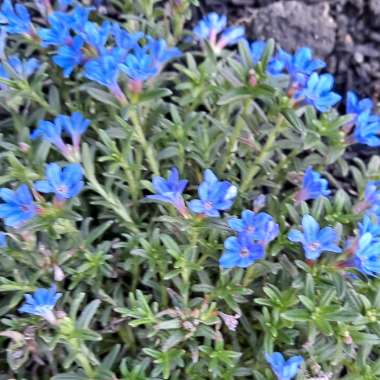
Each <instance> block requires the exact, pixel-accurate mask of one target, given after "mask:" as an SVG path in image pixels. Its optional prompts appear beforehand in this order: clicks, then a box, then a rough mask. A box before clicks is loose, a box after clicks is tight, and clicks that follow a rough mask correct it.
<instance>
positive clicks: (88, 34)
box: [81, 21, 112, 54]
mask: <svg viewBox="0 0 380 380" xmlns="http://www.w3.org/2000/svg"><path fill="white" fill-rule="evenodd" d="M111 30H112V24H111V23H110V22H109V21H104V22H103V23H102V25H100V26H99V25H98V24H96V23H94V22H90V21H88V22H87V23H86V24H85V26H84V28H83V33H81V37H82V38H83V39H84V40H85V42H86V43H87V44H88V45H90V46H92V47H94V48H95V49H96V50H97V52H98V53H99V54H103V53H104V52H105V45H106V43H107V40H108V38H109V36H110V33H111Z"/></svg>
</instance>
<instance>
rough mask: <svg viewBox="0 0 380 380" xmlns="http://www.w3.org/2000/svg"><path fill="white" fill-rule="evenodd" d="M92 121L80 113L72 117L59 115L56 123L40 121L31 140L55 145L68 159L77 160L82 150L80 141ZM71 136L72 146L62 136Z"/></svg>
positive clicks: (55, 120)
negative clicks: (38, 139) (40, 140)
mask: <svg viewBox="0 0 380 380" xmlns="http://www.w3.org/2000/svg"><path fill="white" fill-rule="evenodd" d="M89 125H90V121H89V120H87V119H85V118H84V117H83V115H82V114H81V113H80V112H74V113H73V114H72V115H70V116H67V115H58V116H57V117H56V118H55V119H54V122H52V121H47V120H40V121H39V123H38V126H37V128H36V129H35V130H34V131H33V132H32V133H31V135H30V138H31V139H32V140H35V139H37V138H42V139H43V140H45V141H47V142H49V143H51V144H53V145H54V146H55V147H56V148H57V149H58V150H59V151H60V152H61V153H62V154H63V155H64V156H65V157H66V158H67V159H69V160H74V161H75V160H76V159H77V158H78V155H79V150H80V139H81V136H82V135H83V133H84V132H86V130H87V128H88V126H89ZM63 133H65V134H67V135H68V136H70V139H71V141H72V145H68V144H65V142H64V140H63V137H62V134H63Z"/></svg>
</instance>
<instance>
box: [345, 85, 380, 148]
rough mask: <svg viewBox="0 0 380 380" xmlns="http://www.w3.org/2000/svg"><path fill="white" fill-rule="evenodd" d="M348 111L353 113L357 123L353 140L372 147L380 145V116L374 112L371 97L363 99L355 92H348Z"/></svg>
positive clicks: (354, 121)
mask: <svg viewBox="0 0 380 380" xmlns="http://www.w3.org/2000/svg"><path fill="white" fill-rule="evenodd" d="M346 111H347V113H348V114H350V115H352V117H353V123H354V125H355V129H354V132H353V134H352V139H353V141H355V142H357V143H360V144H365V145H368V146H371V147H378V146H380V137H379V133H380V116H378V115H375V114H373V113H372V112H373V102H372V100H371V99H369V98H366V99H361V100H359V98H358V96H357V95H356V94H355V93H354V92H353V91H349V92H348V93H347V102H346Z"/></svg>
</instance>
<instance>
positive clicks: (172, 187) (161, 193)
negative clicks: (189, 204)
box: [146, 168, 188, 216]
mask: <svg viewBox="0 0 380 380" xmlns="http://www.w3.org/2000/svg"><path fill="white" fill-rule="evenodd" d="M187 182H188V181H187V180H185V179H182V180H181V179H179V174H178V170H177V168H172V169H171V170H170V172H169V176H168V179H167V180H166V179H165V178H162V177H159V176H154V177H153V189H154V191H155V192H156V194H155V195H148V196H146V198H148V199H154V200H157V201H161V202H165V203H169V204H171V205H173V206H174V207H175V208H176V209H177V210H178V211H179V212H180V213H181V215H183V216H186V215H187V208H186V206H185V202H184V200H183V197H182V193H183V191H184V190H185V187H186V186H187Z"/></svg>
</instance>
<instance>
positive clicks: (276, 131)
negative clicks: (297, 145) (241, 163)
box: [240, 114, 285, 193]
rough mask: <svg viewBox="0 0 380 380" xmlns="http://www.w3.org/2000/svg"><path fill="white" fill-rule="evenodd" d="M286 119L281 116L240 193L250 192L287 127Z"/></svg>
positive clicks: (251, 168) (244, 181)
mask: <svg viewBox="0 0 380 380" xmlns="http://www.w3.org/2000/svg"><path fill="white" fill-rule="evenodd" d="M284 121H285V119H284V116H283V114H280V115H279V116H278V118H277V121H276V126H275V128H274V129H273V130H272V132H271V133H270V134H269V136H268V139H267V141H266V143H265V145H264V147H263V148H262V150H261V152H260V154H259V155H258V156H257V158H256V160H255V161H254V162H253V164H252V166H251V167H250V169H249V171H248V173H247V174H245V178H244V180H243V183H242V185H241V187H240V191H241V192H242V193H244V192H245V191H247V190H248V188H249V187H250V186H251V183H252V180H253V178H254V177H255V176H256V174H257V173H258V172H259V171H260V168H261V165H262V164H263V162H264V161H265V160H266V159H267V158H268V155H269V154H270V152H271V150H272V148H273V144H274V143H275V141H276V138H277V137H278V135H279V134H280V133H281V131H282V129H283V128H284V127H285V123H284Z"/></svg>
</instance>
